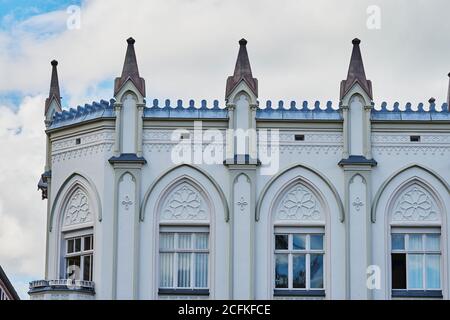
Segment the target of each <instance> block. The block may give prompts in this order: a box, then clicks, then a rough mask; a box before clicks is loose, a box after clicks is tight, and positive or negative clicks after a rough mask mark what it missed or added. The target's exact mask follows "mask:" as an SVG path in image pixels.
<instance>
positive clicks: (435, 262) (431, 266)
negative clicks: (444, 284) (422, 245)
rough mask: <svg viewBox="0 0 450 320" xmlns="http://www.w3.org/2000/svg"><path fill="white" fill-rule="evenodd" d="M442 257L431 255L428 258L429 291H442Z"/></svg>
mask: <svg viewBox="0 0 450 320" xmlns="http://www.w3.org/2000/svg"><path fill="white" fill-rule="evenodd" d="M440 258H441V257H440V255H438V254H432V255H431V254H430V255H427V256H426V268H427V269H426V276H427V289H440V287H441V262H440V260H441V259H440Z"/></svg>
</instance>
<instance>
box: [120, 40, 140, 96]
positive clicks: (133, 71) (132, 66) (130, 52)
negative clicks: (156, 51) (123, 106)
mask: <svg viewBox="0 0 450 320" xmlns="http://www.w3.org/2000/svg"><path fill="white" fill-rule="evenodd" d="M135 42H136V41H135V40H134V39H133V38H131V37H130V38H128V39H127V43H128V47H127V53H126V54H125V61H124V63H123V69H122V75H121V76H120V77H119V78H116V80H115V82H114V96H116V95H117V93H118V92H119V91H120V90H121V89H122V87H123V86H124V85H125V83H126V82H127V81H128V80H130V81H131V82H132V83H133V84H134V86H135V87H136V89H137V90H138V91H139V93H140V94H141V95H142V96H143V97H145V80H144V79H143V78H141V77H140V76H139V69H138V65H137V59H136V53H135V51H134V43H135Z"/></svg>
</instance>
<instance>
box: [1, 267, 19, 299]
mask: <svg viewBox="0 0 450 320" xmlns="http://www.w3.org/2000/svg"><path fill="white" fill-rule="evenodd" d="M0 279H1V280H2V282H3V283H4V284H5V286H6V288H7V289H8V291H9V293H11V295H12V296H13V298H14V299H16V300H20V297H19V295H18V294H17V291H16V289H15V288H14V286H13V285H12V283H11V281H9V279H8V276H7V275H6V273H5V271H4V270H3V268H2V266H1V265H0Z"/></svg>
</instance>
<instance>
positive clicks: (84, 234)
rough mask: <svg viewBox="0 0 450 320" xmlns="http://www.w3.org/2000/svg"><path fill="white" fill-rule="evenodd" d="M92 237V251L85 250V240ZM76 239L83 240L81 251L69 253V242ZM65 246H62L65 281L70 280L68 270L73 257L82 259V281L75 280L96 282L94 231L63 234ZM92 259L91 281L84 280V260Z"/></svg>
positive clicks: (63, 276)
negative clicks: (69, 261)
mask: <svg viewBox="0 0 450 320" xmlns="http://www.w3.org/2000/svg"><path fill="white" fill-rule="evenodd" d="M88 237H90V238H91V249H89V250H85V248H84V245H85V239H86V238H88ZM75 239H81V240H80V242H81V243H80V251H74V252H70V253H69V252H68V251H69V241H70V240H75ZM62 240H63V246H62V253H63V255H62V267H63V270H62V272H61V275H62V278H63V279H69V276H68V273H67V268H68V261H67V260H68V259H70V258H73V257H80V279H74V280H79V281H91V282H92V281H94V257H95V236H94V230H93V229H92V228H91V229H86V230H76V231H72V232H65V233H64V234H63V239H62ZM88 256H89V257H91V262H90V272H89V275H90V277H89V279H88V280H85V279H84V271H85V270H84V259H85V258H86V257H88Z"/></svg>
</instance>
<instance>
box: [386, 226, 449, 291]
mask: <svg viewBox="0 0 450 320" xmlns="http://www.w3.org/2000/svg"><path fill="white" fill-rule="evenodd" d="M395 234H403V235H404V249H393V246H392V239H393V235H395ZM412 234H420V235H421V238H422V239H421V242H422V249H421V250H410V249H409V236H410V235H412ZM428 234H434V235H439V250H430V249H427V248H426V237H425V235H428ZM443 241H444V239H443V234H442V230H441V227H440V226H429V227H409V226H408V227H401V226H391V232H390V234H389V262H390V269H389V274H390V287H391V296H392V297H394V298H395V297H436V298H439V297H443V296H442V292H443V290H444V288H443V286H444V283H443V281H444V261H443V260H444V243H443ZM393 254H404V255H405V268H406V270H405V277H406V288H405V289H394V288H393V273H392V268H393V264H392V255H393ZM411 254H413V255H421V258H422V288H411V287H410V286H409V283H408V282H409V277H408V276H409V267H408V264H409V261H408V260H409V259H408V256H409V255H411ZM428 255H439V288H427V279H426V256H428Z"/></svg>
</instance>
